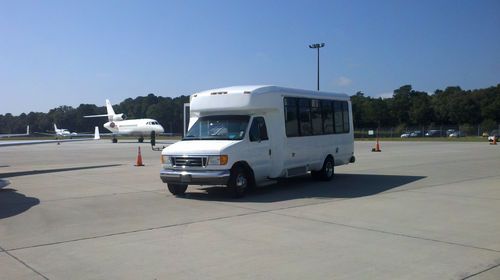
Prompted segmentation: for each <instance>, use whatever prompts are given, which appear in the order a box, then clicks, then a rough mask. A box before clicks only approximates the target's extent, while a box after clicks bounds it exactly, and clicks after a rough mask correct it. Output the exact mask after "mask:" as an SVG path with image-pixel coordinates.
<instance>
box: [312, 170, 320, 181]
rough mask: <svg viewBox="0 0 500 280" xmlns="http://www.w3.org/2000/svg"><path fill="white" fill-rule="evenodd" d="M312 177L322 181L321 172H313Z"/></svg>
mask: <svg viewBox="0 0 500 280" xmlns="http://www.w3.org/2000/svg"><path fill="white" fill-rule="evenodd" d="M311 177H312V178H313V179H314V180H321V172H320V171H315V170H311Z"/></svg>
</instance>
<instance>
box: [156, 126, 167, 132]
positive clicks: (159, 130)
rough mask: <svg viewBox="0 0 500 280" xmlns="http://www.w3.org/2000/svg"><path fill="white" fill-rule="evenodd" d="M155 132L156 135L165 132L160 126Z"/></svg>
mask: <svg viewBox="0 0 500 280" xmlns="http://www.w3.org/2000/svg"><path fill="white" fill-rule="evenodd" d="M157 131H158V133H163V132H165V130H164V129H163V126H161V125H158V130H157Z"/></svg>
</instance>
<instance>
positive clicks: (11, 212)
mask: <svg viewBox="0 0 500 280" xmlns="http://www.w3.org/2000/svg"><path fill="white" fill-rule="evenodd" d="M9 184H10V182H9V181H7V180H4V179H0V220H1V219H4V218H8V217H11V216H15V215H17V214H20V213H23V212H24V211H27V210H28V209H30V208H31V207H33V206H35V205H38V204H39V203H40V200H39V199H38V198H34V197H27V196H25V195H24V194H22V193H18V192H17V190H15V189H11V188H5V187H6V186H8V185H9Z"/></svg>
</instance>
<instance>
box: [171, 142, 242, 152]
mask: <svg viewBox="0 0 500 280" xmlns="http://www.w3.org/2000/svg"><path fill="white" fill-rule="evenodd" d="M239 142H240V141H233V140H185V141H179V142H176V143H174V144H172V145H170V146H168V147H166V148H165V149H163V151H162V152H161V154H162V155H168V156H187V155H196V156H203V155H219V154H220V153H221V152H222V151H224V150H225V149H227V148H229V147H230V146H233V145H235V144H236V143H239Z"/></svg>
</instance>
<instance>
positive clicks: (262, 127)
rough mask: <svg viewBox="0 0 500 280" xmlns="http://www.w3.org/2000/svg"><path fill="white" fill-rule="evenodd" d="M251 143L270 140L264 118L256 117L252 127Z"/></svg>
mask: <svg viewBox="0 0 500 280" xmlns="http://www.w3.org/2000/svg"><path fill="white" fill-rule="evenodd" d="M249 137H250V142H255V141H264V140H268V139H269V138H268V136H267V128H266V122H265V121H264V118H263V117H256V118H254V119H253V121H252V125H251V126H250V133H249Z"/></svg>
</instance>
